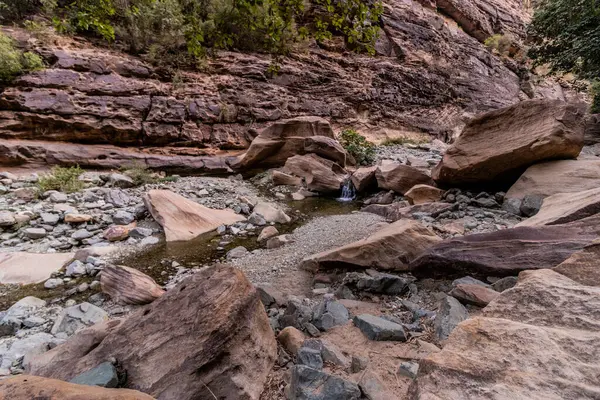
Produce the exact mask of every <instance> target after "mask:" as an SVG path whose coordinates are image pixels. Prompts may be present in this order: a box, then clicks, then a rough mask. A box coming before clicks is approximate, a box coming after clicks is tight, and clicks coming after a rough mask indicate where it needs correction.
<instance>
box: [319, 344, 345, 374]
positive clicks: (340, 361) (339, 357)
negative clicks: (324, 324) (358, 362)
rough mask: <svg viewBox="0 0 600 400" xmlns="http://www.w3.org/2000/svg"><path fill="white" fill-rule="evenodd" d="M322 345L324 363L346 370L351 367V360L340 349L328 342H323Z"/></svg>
mask: <svg viewBox="0 0 600 400" xmlns="http://www.w3.org/2000/svg"><path fill="white" fill-rule="evenodd" d="M321 343H322V349H321V357H322V358H323V361H324V362H328V363H331V364H335V365H339V366H341V367H344V368H347V367H349V366H350V363H351V361H350V359H349V358H348V357H346V356H345V355H344V354H343V353H342V351H341V350H340V349H338V348H337V347H336V346H334V345H333V344H331V343H329V342H328V341H326V340H321Z"/></svg>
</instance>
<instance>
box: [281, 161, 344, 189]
mask: <svg viewBox="0 0 600 400" xmlns="http://www.w3.org/2000/svg"><path fill="white" fill-rule="evenodd" d="M284 171H285V172H287V173H289V174H290V175H294V176H297V177H300V178H303V179H304V182H305V183H306V187H307V189H308V190H312V191H315V192H321V193H337V192H339V191H340V188H341V186H342V184H343V183H344V181H345V180H346V177H347V173H346V171H345V170H344V169H343V168H342V167H341V166H340V165H339V164H337V163H335V162H333V161H330V160H326V159H324V158H322V157H319V156H317V155H315V154H307V155H303V156H293V157H290V158H288V159H287V161H286V162H285V166H284Z"/></svg>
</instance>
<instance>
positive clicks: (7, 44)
mask: <svg viewBox="0 0 600 400" xmlns="http://www.w3.org/2000/svg"><path fill="white" fill-rule="evenodd" d="M43 67H44V62H43V61H42V59H41V58H40V56H38V55H37V54H34V53H31V52H22V51H21V50H19V49H17V48H15V45H14V42H13V40H12V39H11V38H9V37H8V36H6V35H5V34H3V33H2V32H0V84H7V83H10V82H11V81H12V80H13V79H14V78H16V77H17V76H19V75H21V74H24V73H26V72H30V71H35V70H38V69H41V68H43Z"/></svg>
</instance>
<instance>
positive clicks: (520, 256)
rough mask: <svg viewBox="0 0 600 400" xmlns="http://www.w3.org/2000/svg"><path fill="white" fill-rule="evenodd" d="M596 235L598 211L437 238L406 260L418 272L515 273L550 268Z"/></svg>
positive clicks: (598, 231) (599, 222) (598, 232)
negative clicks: (566, 220)
mask: <svg viewBox="0 0 600 400" xmlns="http://www.w3.org/2000/svg"><path fill="white" fill-rule="evenodd" d="M598 235H600V215H595V216H591V217H588V218H584V219H581V220H578V221H575V222H571V223H568V224H564V225H552V226H539V227H529V226H522V227H518V228H511V229H504V230H500V231H496V232H489V233H480V234H475V235H467V236H459V237H455V238H452V239H446V240H444V241H443V242H440V243H438V244H436V245H434V246H432V247H430V248H429V249H427V250H425V252H424V253H423V254H422V255H421V256H419V257H418V258H417V259H416V260H414V261H413V262H412V263H411V264H410V270H411V271H412V273H413V274H415V275H418V276H431V275H444V276H447V275H448V274H454V273H460V274H462V275H469V274H487V275H492V276H507V275H515V274H517V273H518V272H520V271H523V270H528V269H543V268H552V267H555V266H557V265H558V264H560V263H561V262H563V261H564V260H566V259H567V258H569V257H570V256H571V254H573V253H575V252H576V251H579V250H581V249H583V248H584V247H585V246H587V245H589V244H590V243H592V242H593V241H594V240H595V239H596V238H597V237H598Z"/></svg>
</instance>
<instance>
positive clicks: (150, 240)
mask: <svg viewBox="0 0 600 400" xmlns="http://www.w3.org/2000/svg"><path fill="white" fill-rule="evenodd" d="M159 241H160V240H159V239H158V238H157V237H154V236H149V237H147V238H143V239H142V240H141V241H140V244H141V245H142V246H150V245H153V244H157V243H158V242H159Z"/></svg>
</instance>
